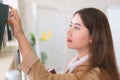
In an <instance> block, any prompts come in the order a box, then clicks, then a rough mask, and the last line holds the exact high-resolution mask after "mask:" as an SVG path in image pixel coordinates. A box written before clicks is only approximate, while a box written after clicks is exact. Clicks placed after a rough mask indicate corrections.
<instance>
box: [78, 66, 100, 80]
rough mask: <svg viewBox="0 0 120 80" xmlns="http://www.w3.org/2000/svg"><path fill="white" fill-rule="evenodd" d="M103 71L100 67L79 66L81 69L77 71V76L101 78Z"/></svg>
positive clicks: (91, 79)
mask: <svg viewBox="0 0 120 80" xmlns="http://www.w3.org/2000/svg"><path fill="white" fill-rule="evenodd" d="M101 75H102V73H101V71H100V68H99V67H94V68H91V69H88V67H87V68H86V69H85V68H83V67H82V68H81V69H80V68H79V71H77V72H76V76H77V78H78V80H79V79H81V80H101V79H100V78H101Z"/></svg>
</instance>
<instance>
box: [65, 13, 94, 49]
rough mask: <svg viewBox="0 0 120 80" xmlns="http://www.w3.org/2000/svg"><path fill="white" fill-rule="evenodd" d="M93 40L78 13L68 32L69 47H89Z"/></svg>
mask: <svg viewBox="0 0 120 80" xmlns="http://www.w3.org/2000/svg"><path fill="white" fill-rule="evenodd" d="M91 42H92V38H91V36H90V34H89V30H88V29H87V28H86V26H85V25H84V24H83V21H82V20H81V18H80V16H79V14H76V15H75V16H74V17H73V19H72V21H71V23H70V28H69V30H68V32H67V46H68V48H72V49H76V50H86V49H89V44H90V43H91Z"/></svg>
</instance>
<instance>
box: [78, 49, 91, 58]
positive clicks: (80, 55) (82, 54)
mask: <svg viewBox="0 0 120 80" xmlns="http://www.w3.org/2000/svg"><path fill="white" fill-rule="evenodd" d="M89 53H90V52H89V50H88V49H85V50H77V54H78V56H79V59H80V58H82V57H84V56H86V55H88V54H89Z"/></svg>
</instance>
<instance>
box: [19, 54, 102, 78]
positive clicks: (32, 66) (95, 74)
mask: <svg viewBox="0 0 120 80" xmlns="http://www.w3.org/2000/svg"><path fill="white" fill-rule="evenodd" d="M89 66H90V64H89V63H88V61H86V62H85V63H83V64H82V65H80V66H78V67H77V68H76V69H75V70H74V71H72V72H71V73H67V70H66V72H65V73H64V74H51V73H50V72H48V71H47V70H46V69H45V66H44V65H43V64H42V63H41V61H40V60H39V58H38V57H37V56H36V55H35V54H34V53H33V52H31V53H29V55H26V56H25V57H24V58H23V60H22V63H21V64H20V65H19V68H20V69H21V70H22V71H24V72H25V73H27V74H28V75H29V78H30V80H101V79H100V75H101V72H100V70H99V68H93V69H91V70H89V71H87V72H86V70H87V69H88V68H89Z"/></svg>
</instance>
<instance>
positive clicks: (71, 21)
mask: <svg viewBox="0 0 120 80" xmlns="http://www.w3.org/2000/svg"><path fill="white" fill-rule="evenodd" d="M70 23H71V24H75V25H79V26H81V24H80V23H73V22H72V21H71V22H70Z"/></svg>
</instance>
